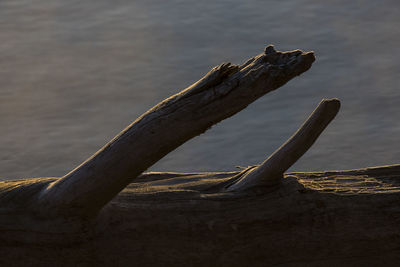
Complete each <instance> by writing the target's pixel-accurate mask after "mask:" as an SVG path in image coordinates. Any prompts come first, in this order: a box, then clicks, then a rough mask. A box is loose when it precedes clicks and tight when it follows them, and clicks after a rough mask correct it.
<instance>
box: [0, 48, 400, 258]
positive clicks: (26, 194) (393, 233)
mask: <svg viewBox="0 0 400 267" xmlns="http://www.w3.org/2000/svg"><path fill="white" fill-rule="evenodd" d="M313 61H314V55H313V53H311V52H309V53H304V52H302V51H300V50H295V51H289V52H279V51H275V49H274V48H273V47H272V46H268V47H267V48H266V49H265V51H264V52H263V53H262V54H260V55H258V56H256V57H254V58H251V59H250V60H249V61H247V62H246V63H245V64H243V65H241V66H236V65H231V64H229V63H228V64H222V65H220V66H218V67H215V68H214V69H212V70H211V71H210V72H209V73H208V74H206V76H204V77H203V78H202V79H201V80H200V81H198V82H196V83H195V84H193V85H192V86H190V87H189V88H187V89H185V90H183V91H182V92H180V93H178V94H176V95H174V96H172V97H170V98H168V99H166V100H164V101H163V102H161V103H160V104H158V105H156V106H155V107H153V108H152V109H150V110H149V111H148V112H146V113H145V114H143V115H142V116H141V117H139V118H138V119H137V120H136V121H134V122H133V123H132V124H131V125H130V126H128V127H127V128H126V129H125V130H124V131H122V132H121V133H120V134H119V135H118V136H116V137H115V138H114V139H113V140H112V141H111V142H110V143H108V144H107V145H106V146H104V147H103V148H102V149H100V150H99V151H98V152H97V153H95V154H94V155H93V156H92V157H90V158H89V159H88V160H86V161H85V162H84V163H82V164H81V165H80V166H78V167H77V168H76V169H74V170H73V171H71V172H70V173H68V174H66V175H65V176H64V177H60V178H56V177H53V178H34V179H25V180H17V181H5V182H1V183H0V240H1V241H2V242H1V244H0V265H1V266H3V265H5V266H7V265H10V266H12V265H15V266H29V265H40V266H47V265H48V266H60V265H66V266H70V265H74V266H75V265H82V266H92V265H107V266H116V265H117V266H118V265H119V266H131V265H135V266H150V265H151V266H153V265H156V266H166V265H173V266H176V265H185V266H186V265H189V266H207V265H211V266H221V265H225V266H248V265H258V266H266V265H282V266H288V265H295V266H298V265H307V266H310V265H315V266H321V265H338V264H339V265H343V264H347V265H353V264H357V265H360V264H366V263H371V264H382V263H383V264H385V265H389V264H393V265H395V264H396V263H397V262H398V260H399V256H398V249H399V245H400V231H399V230H398V227H397V222H398V221H399V219H400V215H399V208H398V204H399V198H400V194H399V189H400V184H399V182H398V181H399V180H398V178H399V177H398V176H399V175H400V166H386V167H377V168H370V169H363V170H353V171H341V172H340V171H336V172H321V173H287V174H284V172H285V171H286V170H287V169H288V168H289V167H290V166H291V165H292V164H293V163H294V162H295V161H296V160H297V159H298V158H300V157H301V156H302V155H303V154H304V153H305V152H306V151H307V149H308V148H309V147H310V146H311V145H312V144H313V143H314V141H315V140H316V139H317V138H318V136H319V135H320V134H321V132H322V131H323V130H324V129H325V127H326V126H327V125H328V124H329V122H330V121H331V120H332V119H333V118H334V117H335V115H336V113H337V112H338V110H339V107H340V102H339V100H337V99H329V100H327V99H326V100H323V101H321V103H320V104H319V105H318V107H317V108H316V110H315V111H314V112H313V113H312V114H311V116H310V117H309V118H308V119H307V120H306V122H305V123H304V124H303V125H302V126H301V127H300V129H299V130H298V131H297V132H296V133H295V134H294V135H293V136H292V137H291V138H290V139H289V140H288V141H287V142H286V143H285V144H284V145H282V147H280V148H279V149H278V150H277V151H276V152H274V153H273V154H272V155H271V156H270V157H269V158H268V159H267V160H266V161H265V162H263V163H262V164H260V165H259V166H252V167H249V168H246V169H243V170H242V171H237V172H224V173H222V172H221V173H143V172H144V171H145V170H146V169H147V168H149V167H150V166H151V165H153V164H154V163H155V162H157V161H158V160H159V159H161V158H162V157H163V156H165V155H166V154H167V153H169V152H170V151H172V150H173V149H175V148H176V147H178V146H179V145H181V144H183V143H184V142H186V141H187V140H189V139H190V138H193V137H195V136H197V135H199V134H201V133H203V132H204V131H206V130H207V129H209V128H210V127H211V126H212V125H214V124H215V123H218V122H219V121H221V120H223V119H225V118H227V117H230V116H232V115H234V114H235V113H237V112H239V111H240V110H242V109H244V108H245V107H246V106H247V105H248V104H250V103H251V102H253V101H254V100H256V99H257V98H259V97H261V96H263V95H264V94H266V93H268V92H270V91H272V90H275V89H277V88H278V87H280V86H282V85H284V84H285V83H286V82H287V81H289V80H290V79H292V78H293V77H295V76H297V75H300V74H301V73H303V72H304V71H306V70H308V69H309V68H310V67H311V64H312V63H313Z"/></svg>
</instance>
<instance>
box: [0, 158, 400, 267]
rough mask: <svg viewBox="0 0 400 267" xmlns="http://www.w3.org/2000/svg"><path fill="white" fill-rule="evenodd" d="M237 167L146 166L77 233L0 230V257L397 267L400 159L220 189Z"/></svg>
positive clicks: (27, 261)
mask: <svg viewBox="0 0 400 267" xmlns="http://www.w3.org/2000/svg"><path fill="white" fill-rule="evenodd" d="M241 172H243V171H239V172H225V173H145V174H142V175H141V176H139V177H138V178H137V179H136V180H135V181H134V182H132V183H131V184H129V186H128V187H127V188H125V190H123V191H122V192H121V193H120V194H119V195H118V196H117V197H116V198H115V199H113V200H112V201H111V202H110V203H109V204H108V205H107V206H106V207H105V208H104V209H103V210H102V211H101V213H100V214H99V216H98V217H97V219H96V220H95V221H92V222H90V221H87V222H86V223H85V225H83V226H82V232H80V233H79V234H78V233H75V239H74V240H72V239H71V236H73V234H72V233H69V234H66V233H63V234H60V233H58V234H52V235H48V234H45V233H40V232H38V233H36V235H35V236H34V237H32V238H33V239H32V240H29V239H28V238H25V240H23V239H21V240H23V242H22V241H21V240H20V241H19V242H16V241H7V240H5V239H4V232H2V242H1V243H0V255H1V257H0V265H1V266H13V265H14V266H33V265H36V266H96V265H98V266H133V265H134V266H398V264H399V262H400V261H399V260H400V254H399V252H400V230H399V227H398V226H399V223H400V208H399V207H400V205H399V204H400V165H394V166H383V167H375V168H368V169H360V170H351V171H329V172H314V173H287V174H285V175H284V179H283V181H282V183H281V184H280V185H279V186H277V187H275V188H270V187H268V188H266V187H263V186H261V187H259V188H257V187H255V188H252V189H251V190H247V191H243V192H235V193H233V192H223V193H221V192H220V191H219V190H218V186H219V185H220V184H221V183H223V182H225V181H227V180H229V179H232V177H234V176H236V175H239V174H240V173H241ZM15 234H16V231H14V232H13V233H12V235H15ZM21 235H23V236H25V237H27V236H29V233H27V232H26V231H25V232H23V233H21ZM66 237H69V238H66Z"/></svg>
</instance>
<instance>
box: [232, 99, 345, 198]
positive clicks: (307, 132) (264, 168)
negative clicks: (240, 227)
mask: <svg viewBox="0 0 400 267" xmlns="http://www.w3.org/2000/svg"><path fill="white" fill-rule="evenodd" d="M339 108H340V101H339V100H338V99H336V98H334V99H323V100H322V101H321V103H319V105H318V107H317V108H316V109H315V110H314V111H313V113H312V114H311V115H310V117H309V118H308V119H307V120H306V122H305V123H304V124H303V125H302V126H301V127H300V129H298V130H297V132H296V133H295V134H294V135H293V136H292V137H291V138H290V139H289V140H287V141H286V143H285V144H283V145H282V146H281V147H280V148H278V149H277V150H276V151H275V152H274V153H273V154H272V155H271V156H270V157H269V158H268V159H266V160H265V161H264V162H263V163H262V164H261V165H260V166H258V167H256V168H253V169H251V170H250V171H249V172H247V173H246V174H245V175H243V176H242V177H241V178H240V179H239V180H238V181H237V182H236V183H234V184H232V185H231V186H229V187H228V188H227V190H228V191H240V190H245V189H248V188H250V187H255V186H271V185H274V184H277V183H279V182H280V181H281V178H282V176H283V173H284V172H285V171H286V170H287V169H289V168H290V167H291V166H292V165H293V164H294V163H295V162H296V161H297V160H298V159H299V158H300V157H301V156H303V154H304V153H306V152H307V150H308V149H309V148H310V147H311V146H312V145H313V144H314V142H315V141H316V140H317V138H318V137H319V135H320V134H321V133H322V131H323V130H324V129H325V128H326V126H328V124H329V123H330V122H331V121H332V120H333V118H335V116H336V114H337V113H338V111H339Z"/></svg>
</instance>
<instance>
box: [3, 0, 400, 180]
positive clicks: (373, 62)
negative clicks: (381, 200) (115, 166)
mask: <svg viewBox="0 0 400 267" xmlns="http://www.w3.org/2000/svg"><path fill="white" fill-rule="evenodd" d="M269 43H272V44H274V45H275V46H276V48H277V49H279V50H292V49H297V48H299V49H303V50H314V51H315V53H316V56H317V60H316V62H315V63H314V65H313V67H312V68H311V69H310V70H309V71H308V72H307V73H305V74H303V75H302V76H300V77H298V78H296V79H294V80H292V81H291V82H289V83H288V84H287V85H285V86H284V87H282V88H280V89H279V90H277V91H275V92H273V93H270V94H268V95H266V96H264V97H263V98H261V99H259V100H258V101H257V102H255V103H253V104H252V105H251V106H249V107H248V108H247V109H245V110H244V111H242V112H241V113H239V114H237V115H235V116H234V117H233V118H230V119H228V120H226V121H224V122H222V123H220V124H218V125H217V126H214V127H213V128H212V129H211V130H209V131H208V132H207V133H205V134H203V135H201V136H199V137H196V138H194V139H193V140H191V141H189V142H187V143H186V144H184V145H183V146H181V147H180V148H178V149H177V150H175V151H174V152H172V153H171V154H169V155H168V156H166V157H165V158H164V159H162V160H161V161H160V162H158V163H157V164H156V165H155V166H153V167H152V168H151V169H150V170H153V171H183V172H190V171H226V170H234V166H237V165H240V166H247V165H252V164H256V163H259V162H261V161H263V160H264V159H265V158H266V156H267V155H268V154H270V153H271V152H273V151H274V150H275V149H276V148H277V147H279V146H280V145H281V143H283V142H284V141H285V140H286V139H287V138H288V137H289V136H291V134H292V133H293V132H294V131H295V130H296V129H297V128H298V127H299V126H300V125H301V123H302V122H303V121H304V120H305V118H306V117H307V116H308V114H309V113H310V112H311V111H312V110H313V109H314V108H315V106H316V105H317V104H318V103H319V102H320V100H321V99H322V98H326V97H338V98H340V99H341V101H342V109H341V111H340V113H339V115H338V116H337V117H336V119H335V120H334V121H333V122H332V124H331V125H330V126H329V127H328V128H327V129H326V131H325V132H324V133H323V134H322V135H321V137H320V139H319V140H318V141H317V142H316V144H315V145H314V146H313V148H312V149H311V150H310V151H308V152H307V153H306V155H304V156H303V157H302V158H301V159H300V160H299V161H298V162H297V163H296V164H295V165H294V166H293V167H292V168H291V170H292V171H300V170H303V171H313V170H325V169H350V168H360V167H367V166H373V165H382V164H393V163H400V135H399V133H400V121H399V118H400V105H399V100H400V85H399V81H400V53H399V49H400V2H399V1H397V0H392V1H390V0H381V1H375V0H365V1H361V0H356V1H345V0H326V1H315V0H296V1H294V0H291V1H289V0H288V1H278V0H275V1H261V0H247V1H243V0H240V1H239V0H229V1H227V0H225V1H215V0H213V1H211V0H205V1H191V0H185V1H181V0H170V1H163V0H150V1H149V0H136V1H127V0H124V1H122V0H116V1H105V0H96V1H95V0H88V1H77V0H69V1H61V0H29V1H28V0H1V1H0V177H1V179H6V178H7V179H16V178H24V177H39V176H61V175H63V174H65V173H66V172H68V171H69V170H71V169H72V168H74V167H75V166H77V165H78V164H79V163H80V162H82V161H83V160H85V159H86V158H87V157H89V156H90V155H91V154H93V153H94V152H95V151H97V150H98V149H99V148H100V147H102V146H103V145H104V144H105V143H106V142H108V141H109V140H110V139H111V138H112V137H114V136H115V135H116V134H118V133H119V132H120V131H121V130H122V129H123V128H125V127H126V126H127V125H128V124H130V123H131V122H132V121H133V120H134V119H135V118H136V117H137V116H139V115H140V114H141V113H143V112H145V111H146V110H147V109H149V108H150V107H151V106H153V105H155V104H157V103H158V102H159V101H161V100H163V99H164V98H166V97H168V96H170V95H171V94H174V93H177V92H178V91H180V90H181V89H183V88H185V87H187V86H188V85H190V84H191V83H193V82H195V81H197V80H198V79H199V78H201V77H202V76H203V75H204V74H205V73H207V72H208V71H209V69H210V68H212V67H214V66H215V65H218V64H219V63H221V62H224V61H230V62H233V63H236V64H239V63H242V62H243V61H245V60H246V59H247V58H249V57H251V56H254V55H256V54H258V53H260V52H261V51H262V50H263V48H264V46H265V45H267V44H269Z"/></svg>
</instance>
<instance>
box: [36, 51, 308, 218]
mask: <svg viewBox="0 0 400 267" xmlns="http://www.w3.org/2000/svg"><path fill="white" fill-rule="evenodd" d="M314 60H315V58H314V55H313V53H312V52H308V53H303V52H301V51H300V50H295V51H289V52H279V51H275V49H274V48H273V47H272V46H268V47H267V48H266V49H265V51H264V52H263V53H262V54H260V55H258V56H256V57H254V58H252V59H250V60H249V61H247V62H246V63H245V64H243V65H242V66H237V65H231V64H230V63H226V64H222V65H220V66H218V67H215V68H213V69H212V70H211V71H210V72H209V73H208V74H207V75H206V76H205V77H204V78H202V79H201V80H200V81H198V82H197V83H195V84H193V85H192V86H190V87H189V88H187V89H185V90H183V91H182V92H180V93H178V94H176V95H174V96H172V97H170V98H168V99H166V100H164V101H162V102H161V103H159V104H158V105H156V106H155V107H153V108H152V109H150V110H149V111H148V112H146V113H145V114H143V115H142V116H141V117H139V118H138V119H137V120H136V121H134V122H133V123H132V124H131V125H129V126H128V127H127V128H126V129H125V130H123V131H122V132H121V133H120V134H119V135H117V136H116V137H115V138H114V139H113V140H111V141H110V142H109V143H108V144H107V145H106V146H104V147H103V148H102V149H100V150H99V151H98V152H97V153H95V154H94V155H93V156H92V157H90V158H89V159H88V160H86V161H85V162H84V163H82V164H81V165H80V166H78V167H77V168H76V169H74V170H73V171H71V172H70V173H68V174H67V175H65V176H64V177H62V178H61V179H58V180H57V181H55V182H52V183H50V184H49V185H48V186H47V187H46V188H45V189H43V190H42V191H41V193H40V194H39V196H38V197H37V201H38V202H39V205H40V206H41V207H42V209H43V211H44V212H45V213H49V212H56V213H60V212H61V213H66V212H67V213H72V214H78V215H79V214H80V215H82V214H84V215H86V214H88V213H91V212H94V213H95V212H97V211H98V210H100V209H101V208H102V207H103V205H104V204H106V203H107V202H108V201H110V200H111V199H112V198H113V197H114V196H115V195H116V194H118V193H119V192H120V191H121V190H122V189H123V188H124V187H125V186H126V185H127V184H129V182H130V181H131V180H132V179H133V178H135V177H136V176H138V175H139V174H141V173H142V172H143V171H145V170H146V169H147V168H149V167H150V166H152V165H153V164H154V163H156V162H157V161H158V160H160V159H161V158H162V157H164V156H165V155H166V154H168V153H169V152H171V151H172V150H174V149H175V148H177V147H178V146H180V145H181V144H183V143H184V142H186V141H187V140H189V139H191V138H193V137H195V136H197V135H199V134H201V133H203V132H205V131H206V130H207V129H209V128H210V127H211V126H212V125H214V124H216V123H218V122H219V121H221V120H223V119H225V118H228V117H230V116H232V115H234V114H235V113H237V112H239V111H240V110H242V109H244V108H245V107H246V106H247V105H249V104H250V103H252V102H253V101H255V100H256V99H257V98H259V97H261V96H263V95H264V94H266V93H268V92H270V91H272V90H275V89H277V88H278V87H280V86H282V85H284V84H285V83H286V82H287V81H289V80H290V79H292V78H293V77H295V76H297V75H300V74H301V73H303V72H304V71H307V70H308V69H309V68H310V67H311V64H312V63H313V62H314Z"/></svg>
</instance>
